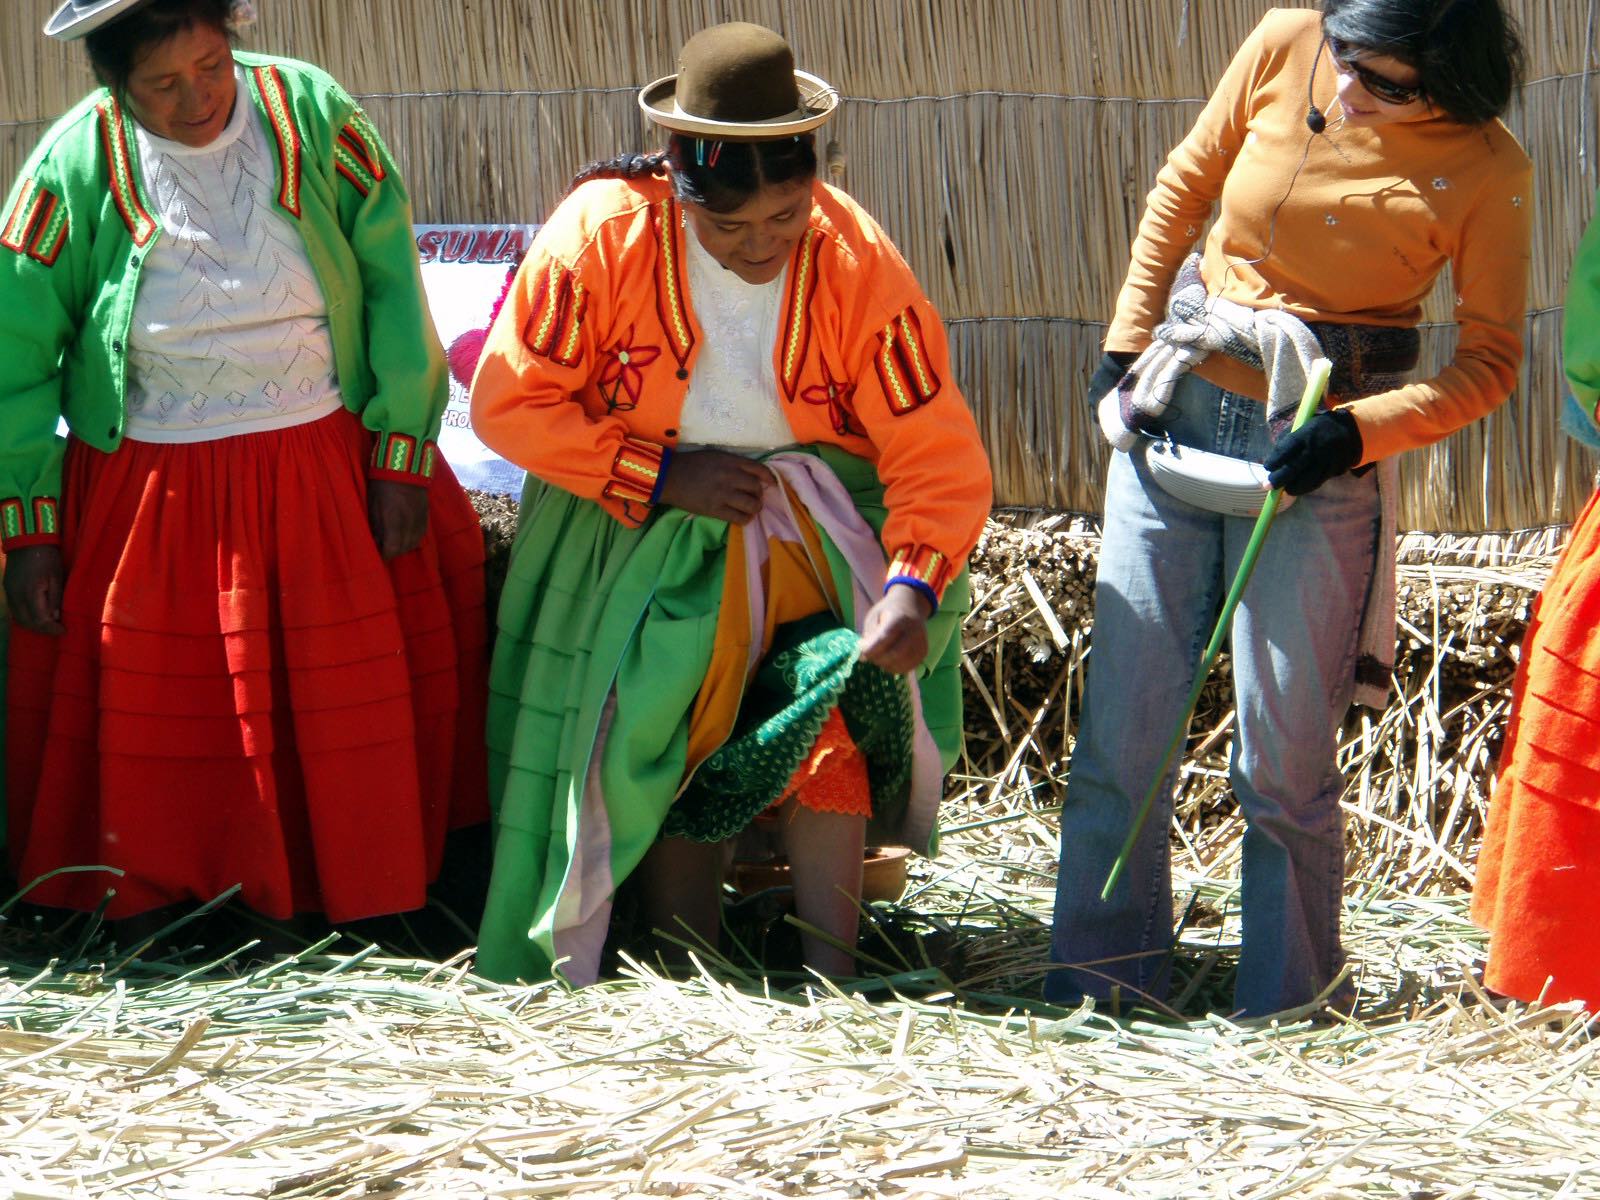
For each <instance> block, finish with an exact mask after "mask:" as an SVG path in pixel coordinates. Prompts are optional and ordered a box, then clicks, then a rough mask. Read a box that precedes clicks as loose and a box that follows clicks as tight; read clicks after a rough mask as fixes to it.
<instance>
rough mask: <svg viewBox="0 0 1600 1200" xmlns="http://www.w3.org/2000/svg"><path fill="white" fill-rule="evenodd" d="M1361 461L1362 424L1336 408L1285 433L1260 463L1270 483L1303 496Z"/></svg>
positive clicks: (1292, 493)
mask: <svg viewBox="0 0 1600 1200" xmlns="http://www.w3.org/2000/svg"><path fill="white" fill-rule="evenodd" d="M1360 461H1361V427H1360V426H1358V425H1357V424H1356V419H1355V418H1354V417H1353V416H1351V415H1350V414H1349V413H1348V412H1346V411H1345V410H1344V409H1341V408H1335V409H1330V410H1327V411H1324V412H1319V413H1318V414H1317V415H1316V416H1314V417H1312V418H1311V419H1310V420H1309V421H1307V422H1306V423H1305V424H1304V425H1302V426H1300V428H1299V429H1295V430H1292V431H1290V432H1289V433H1286V434H1284V435H1283V437H1281V438H1279V439H1278V444H1277V445H1276V446H1274V447H1273V450H1272V453H1271V454H1269V455H1267V461H1266V463H1265V464H1263V465H1264V466H1265V467H1266V468H1267V482H1269V483H1270V484H1272V486H1273V487H1275V488H1282V489H1283V490H1284V491H1286V492H1288V493H1289V494H1290V495H1291V496H1304V495H1305V494H1306V493H1307V492H1314V491H1316V490H1317V489H1318V488H1319V487H1321V486H1322V485H1323V484H1325V483H1327V482H1328V480H1330V479H1332V478H1333V477H1334V476H1335V475H1343V474H1344V473H1345V472H1346V471H1348V470H1349V469H1350V468H1351V467H1353V466H1355V465H1356V464H1357V463H1358V462H1360Z"/></svg>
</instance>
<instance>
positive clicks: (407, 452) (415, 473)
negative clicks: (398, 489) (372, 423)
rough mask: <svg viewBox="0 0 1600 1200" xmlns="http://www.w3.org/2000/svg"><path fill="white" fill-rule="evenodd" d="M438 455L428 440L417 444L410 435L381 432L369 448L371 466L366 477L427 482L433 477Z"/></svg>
mask: <svg viewBox="0 0 1600 1200" xmlns="http://www.w3.org/2000/svg"><path fill="white" fill-rule="evenodd" d="M438 453H439V451H438V447H437V446H435V445H434V443H433V442H431V441H424V442H422V443H420V444H419V443H418V441H417V439H416V438H414V437H411V436H410V435H409V434H404V433H380V434H379V435H378V437H377V441H376V442H375V443H374V444H373V447H372V463H371V466H370V468H369V470H368V471H367V474H368V476H369V477H371V478H373V479H393V480H397V481H399V482H401V483H426V482H427V481H428V480H430V479H432V478H433V472H434V467H435V465H436V464H437V462H438Z"/></svg>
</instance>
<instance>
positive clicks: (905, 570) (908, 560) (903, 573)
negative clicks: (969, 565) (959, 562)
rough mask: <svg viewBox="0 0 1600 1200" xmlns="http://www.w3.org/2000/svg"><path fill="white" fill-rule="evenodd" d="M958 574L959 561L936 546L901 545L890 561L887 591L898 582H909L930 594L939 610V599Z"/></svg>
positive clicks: (935, 607) (927, 595)
mask: <svg viewBox="0 0 1600 1200" xmlns="http://www.w3.org/2000/svg"><path fill="white" fill-rule="evenodd" d="M955 576H956V565H955V563H953V562H951V561H950V558H949V556H948V555H945V554H942V553H940V552H939V551H938V550H935V549H934V548H933V547H932V546H901V547H900V548H899V549H898V550H896V551H895V552H894V557H893V558H892V559H890V560H889V577H888V579H887V581H886V582H885V583H884V585H883V590H884V591H885V592H887V591H888V590H889V589H890V588H891V587H893V586H894V585H895V584H897V583H903V584H906V585H907V586H909V587H913V588H915V589H916V590H917V591H919V592H921V593H922V594H923V595H924V596H926V597H927V598H928V601H929V602H930V603H931V604H932V605H933V608H934V611H935V612H937V611H938V610H939V598H940V597H941V596H943V595H944V590H945V588H947V587H949V586H950V581H951V580H952V579H954V578H955Z"/></svg>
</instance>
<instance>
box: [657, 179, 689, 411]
mask: <svg viewBox="0 0 1600 1200" xmlns="http://www.w3.org/2000/svg"><path fill="white" fill-rule="evenodd" d="M651 221H652V224H654V226H655V232H656V245H657V247H658V250H657V255H656V311H657V313H658V314H659V315H660V317H661V326H662V328H664V329H665V330H666V331H667V345H668V346H669V347H670V348H671V350H672V357H673V358H675V359H677V360H678V378H679V379H687V378H688V375H687V371H688V367H689V355H690V354H691V353H693V351H694V327H693V326H692V325H691V324H690V323H689V312H688V309H687V308H686V307H685V306H684V302H683V264H682V263H681V262H680V261H679V260H678V240H677V236H678V235H677V230H678V229H679V228H680V227H681V226H680V222H679V220H678V210H677V204H676V203H675V202H674V201H672V200H671V199H667V200H658V201H656V204H655V211H654V214H653V216H652V218H651Z"/></svg>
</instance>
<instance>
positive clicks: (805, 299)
mask: <svg viewBox="0 0 1600 1200" xmlns="http://www.w3.org/2000/svg"><path fill="white" fill-rule="evenodd" d="M821 248H822V231H821V230H820V229H807V230H806V232H805V233H804V234H803V235H802V236H801V238H800V245H799V247H798V248H797V249H796V251H795V259H794V270H793V271H792V272H790V281H789V304H788V315H787V316H785V318H784V322H783V376H782V378H783V391H784V395H786V396H788V397H789V399H790V400H793V399H794V390H795V387H796V386H797V385H798V384H799V381H800V368H801V367H802V366H804V365H805V361H806V347H807V345H808V343H809V342H810V340H811V322H810V321H809V320H808V319H807V315H806V314H807V313H808V312H809V311H810V307H811V297H812V296H813V295H814V294H815V293H816V290H817V253H818V251H819V250H821Z"/></svg>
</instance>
